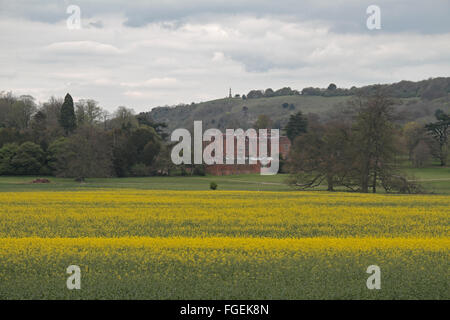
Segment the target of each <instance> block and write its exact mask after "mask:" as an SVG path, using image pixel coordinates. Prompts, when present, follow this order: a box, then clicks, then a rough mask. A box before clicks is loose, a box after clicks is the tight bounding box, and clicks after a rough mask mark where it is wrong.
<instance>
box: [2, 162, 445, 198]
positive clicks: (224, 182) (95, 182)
mask: <svg viewBox="0 0 450 320" xmlns="http://www.w3.org/2000/svg"><path fill="white" fill-rule="evenodd" d="M405 172H406V173H407V174H408V175H409V176H410V177H411V179H414V180H418V181H420V184H422V185H423V186H424V187H425V189H426V190H427V191H428V192H431V193H437V194H450V168H449V167H444V168H442V167H438V166H436V167H431V168H423V169H411V168H409V169H405ZM287 177H288V175H286V174H278V175H275V176H262V175H259V174H247V175H237V176H193V177H191V176H186V177H143V178H105V179H98V178H97V179H87V180H86V182H84V183H78V182H75V181H74V180H73V179H64V178H55V177H47V178H48V179H49V180H50V181H51V183H49V184H32V183H31V182H32V181H33V180H34V179H36V178H38V177H30V176H14V177H7V176H2V177H0V191H33V190H39V191H45V190H49V191H50V190H60V191H63V190H67V191H69V190H86V189H99V188H115V189H116V188H131V189H144V190H208V189H209V183H210V182H212V181H214V182H216V183H217V184H218V185H219V190H249V191H292V190H293V189H292V188H291V187H290V186H288V185H287V184H286V183H285V180H286V178H287ZM324 189H325V187H321V188H318V190H324Z"/></svg>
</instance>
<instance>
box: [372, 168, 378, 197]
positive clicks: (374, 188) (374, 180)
mask: <svg viewBox="0 0 450 320" xmlns="http://www.w3.org/2000/svg"><path fill="white" fill-rule="evenodd" d="M372 192H373V193H377V171H376V170H375V171H374V173H373V182H372Z"/></svg>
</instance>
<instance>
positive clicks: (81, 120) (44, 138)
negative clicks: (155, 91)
mask: <svg viewBox="0 0 450 320" xmlns="http://www.w3.org/2000/svg"><path fill="white" fill-rule="evenodd" d="M164 127H165V125H164V124H163V123H155V122H154V121H152V119H151V118H150V116H149V114H148V113H140V114H138V115H136V114H134V111H133V110H132V109H128V108H126V107H119V108H118V109H117V110H116V111H115V112H114V113H112V114H110V113H108V112H107V111H106V110H103V109H102V108H101V107H99V105H98V103H97V102H96V101H94V100H89V99H88V100H80V101H78V102H76V103H74V101H73V99H72V97H71V95H70V94H67V95H66V96H65V98H64V100H62V99H57V98H53V97H52V98H50V99H49V101H47V102H45V103H42V104H41V105H37V104H36V103H35V101H34V99H33V98H32V97H31V96H20V97H16V96H14V95H12V94H11V93H6V94H5V93H2V94H1V95H0V175H55V176H60V177H74V178H78V179H84V178H85V177H111V176H119V177H125V176H142V175H152V174H161V173H164V172H167V171H168V170H170V161H166V160H167V157H168V152H169V151H168V150H167V146H166V145H165V143H164V138H165V134H164V132H163V130H164ZM164 157H166V158H164Z"/></svg>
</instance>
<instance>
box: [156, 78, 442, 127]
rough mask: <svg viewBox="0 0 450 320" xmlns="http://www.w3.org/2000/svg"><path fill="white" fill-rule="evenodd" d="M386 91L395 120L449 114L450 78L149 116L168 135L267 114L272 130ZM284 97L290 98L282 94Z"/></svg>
mask: <svg viewBox="0 0 450 320" xmlns="http://www.w3.org/2000/svg"><path fill="white" fill-rule="evenodd" d="M378 88H382V89H383V90H384V91H385V92H386V93H387V94H388V95H389V96H391V97H393V98H395V101H396V105H395V106H394V108H395V111H396V118H397V120H398V121H399V122H402V123H404V122H408V121H419V122H427V121H431V120H432V119H433V114H434V112H435V110H436V109H442V110H445V111H447V112H448V110H449V109H450V77H448V78H434V79H429V80H423V81H418V82H413V81H401V82H398V83H394V84H376V85H370V86H365V87H361V88H356V87H352V88H351V89H341V88H337V87H335V86H332V85H330V86H329V88H327V89H321V88H305V89H303V90H302V91H297V90H291V89H290V88H283V89H280V90H276V91H274V90H272V89H266V90H252V91H251V92H249V93H248V94H246V95H244V96H242V97H241V96H239V97H233V98H224V99H217V100H212V101H207V102H202V103H192V104H190V105H178V106H175V107H156V108H154V109H152V110H151V111H150V112H149V115H150V116H151V118H152V119H153V120H154V121H157V122H165V123H166V124H167V125H168V127H167V130H168V131H169V132H171V131H172V130H174V129H176V128H187V129H190V128H192V126H193V122H194V120H202V121H203V127H204V129H205V128H218V129H221V130H223V129H225V128H244V129H246V128H249V127H252V126H253V124H254V123H255V121H256V120H257V118H258V116H259V115H262V114H264V115H267V116H268V117H269V118H270V119H271V120H272V122H273V128H283V127H284V126H285V125H286V123H287V121H288V119H289V116H290V115H291V114H294V113H296V112H298V111H300V110H301V111H302V112H303V113H304V114H307V115H309V116H310V117H314V118H315V119H317V120H319V121H326V120H329V119H332V118H335V117H339V116H340V115H341V114H342V112H343V111H344V110H345V108H346V106H347V104H348V102H349V100H351V99H352V98H353V97H354V96H355V95H357V94H370V93H371V92H374V91H375V90H377V89H378ZM283 94H286V95H283Z"/></svg>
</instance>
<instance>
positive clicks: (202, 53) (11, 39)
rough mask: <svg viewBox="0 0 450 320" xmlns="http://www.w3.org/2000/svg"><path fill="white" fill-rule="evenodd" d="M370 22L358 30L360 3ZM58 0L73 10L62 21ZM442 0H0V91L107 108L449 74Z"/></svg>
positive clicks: (449, 30) (448, 26) (449, 23)
mask: <svg viewBox="0 0 450 320" xmlns="http://www.w3.org/2000/svg"><path fill="white" fill-rule="evenodd" d="M372 4H375V5H378V6H379V7H380V9H381V29H379V30H369V29H368V28H367V26H366V20H367V18H368V17H369V14H367V13H366V9H367V7H368V6H369V5H372ZM69 5H77V6H79V8H80V9H81V29H79V30H71V29H69V28H68V27H67V19H68V17H69V16H71V14H68V13H67V12H66V10H67V7H68V6H69ZM449 13H450V1H449V0H434V1H433V0H429V1H419V0H417V1H416V0H383V1H381V0H378V1H372V0H371V1H365V0H362V1H361V0H359V1H356V0H345V1H344V0H330V1H324V0H311V1H309V0H307V1H298V0H297V1H294V0H276V1H274V0H271V1H268V0H227V1H215V0H164V1H162V0H152V1H125V0H124V1H120V0H105V1H87V0H86V1H83V0H81V1H72V0H71V1H64V0H59V1H56V0H45V1H44V0H41V1H36V0H34V1H33V0H24V1H20V0H0V44H1V50H0V91H12V92H13V93H15V94H17V95H20V94H31V95H33V96H34V97H35V98H36V99H37V101H41V102H43V101H45V100H47V99H48V98H49V97H50V96H52V95H54V96H57V97H62V96H64V95H65V94H66V93H67V92H70V93H71V94H72V96H73V98H74V100H79V99H83V98H92V99H94V100H97V101H98V102H99V103H100V105H101V106H102V107H104V108H106V109H108V110H110V111H112V110H114V109H115V108H116V107H117V106H121V105H123V106H127V107H131V108H133V109H134V110H135V111H137V112H139V111H147V110H150V108H152V107H155V106H159V105H166V104H167V105H173V104H177V103H181V102H183V103H190V102H200V101H205V100H210V99H216V98H222V97H224V96H226V95H227V94H228V89H229V88H230V87H231V88H232V90H233V93H241V94H242V93H247V92H248V91H249V90H251V89H265V88H269V87H270V88H273V89H278V88H281V87H284V86H290V87H292V88H295V89H299V90H301V89H302V88H304V87H307V86H317V87H326V86H327V85H328V84H329V83H330V82H333V83H336V85H337V86H338V87H351V86H353V85H356V86H361V85H366V84H373V83H391V82H397V81H400V80H422V79H427V78H429V77H438V76H450V19H449Z"/></svg>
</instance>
